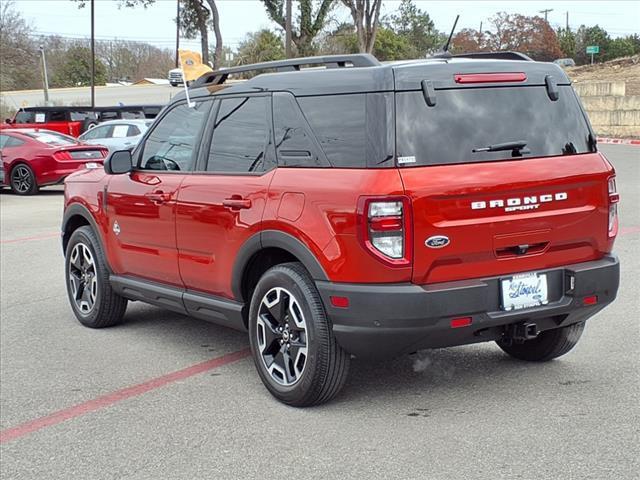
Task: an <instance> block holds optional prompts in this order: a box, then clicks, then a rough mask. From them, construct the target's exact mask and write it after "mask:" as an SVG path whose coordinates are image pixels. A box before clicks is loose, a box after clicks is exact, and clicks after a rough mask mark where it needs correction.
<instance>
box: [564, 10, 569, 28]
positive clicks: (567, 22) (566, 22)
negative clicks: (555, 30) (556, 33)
mask: <svg viewBox="0 0 640 480" xmlns="http://www.w3.org/2000/svg"><path fill="white" fill-rule="evenodd" d="M565 17H566V21H565V24H564V28H565V30H566V31H567V32H568V31H569V11H568V10H567V13H566V16H565Z"/></svg>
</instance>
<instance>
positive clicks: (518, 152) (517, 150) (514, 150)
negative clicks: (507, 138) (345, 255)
mask: <svg viewBox="0 0 640 480" xmlns="http://www.w3.org/2000/svg"><path fill="white" fill-rule="evenodd" d="M526 146H527V142H526V141H524V140H518V141H515V142H505V143H496V144H495V145H489V146H488V147H480V148H474V149H473V150H471V152H473V153H480V152H501V151H504V150H511V155H513V156H514V157H521V156H522V155H523V154H525V153H531V151H530V150H529V149H528V148H525V147H526Z"/></svg>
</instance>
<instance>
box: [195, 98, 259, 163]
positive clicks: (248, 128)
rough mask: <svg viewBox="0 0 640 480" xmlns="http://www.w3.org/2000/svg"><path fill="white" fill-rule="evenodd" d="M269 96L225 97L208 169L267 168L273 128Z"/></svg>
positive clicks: (214, 134)
mask: <svg viewBox="0 0 640 480" xmlns="http://www.w3.org/2000/svg"><path fill="white" fill-rule="evenodd" d="M268 101H269V98H268V97H249V98H230V99H227V100H222V101H221V103H220V109H219V111H218V115H217V116H216V123H215V127H214V131H213V139H212V142H211V150H210V151H209V160H208V162H207V170H208V171H215V172H239V173H242V172H258V171H263V170H264V165H265V153H266V148H267V141H268V134H269V128H268V125H267V106H268Z"/></svg>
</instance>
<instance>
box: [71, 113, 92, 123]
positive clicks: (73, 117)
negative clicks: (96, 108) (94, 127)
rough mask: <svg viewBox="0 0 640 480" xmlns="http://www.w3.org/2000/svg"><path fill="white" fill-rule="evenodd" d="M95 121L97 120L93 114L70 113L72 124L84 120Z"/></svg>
mask: <svg viewBox="0 0 640 480" xmlns="http://www.w3.org/2000/svg"><path fill="white" fill-rule="evenodd" d="M87 118H88V119H90V120H95V119H96V118H98V116H97V115H96V113H95V112H71V120H72V121H74V122H78V121H80V122H82V121H84V120H85V119H87Z"/></svg>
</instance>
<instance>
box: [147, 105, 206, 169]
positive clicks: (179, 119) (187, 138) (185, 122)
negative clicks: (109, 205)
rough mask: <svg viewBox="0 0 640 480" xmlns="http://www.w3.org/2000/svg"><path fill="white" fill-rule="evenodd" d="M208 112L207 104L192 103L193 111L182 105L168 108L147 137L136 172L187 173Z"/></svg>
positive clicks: (190, 167) (191, 108)
mask: <svg viewBox="0 0 640 480" xmlns="http://www.w3.org/2000/svg"><path fill="white" fill-rule="evenodd" d="M210 108H211V102H196V106H195V107H188V106H187V105H186V104H182V105H178V106H176V107H174V108H172V109H171V110H170V111H169V112H168V113H167V114H166V115H165V116H164V117H162V119H161V120H160V121H159V122H158V123H156V124H155V126H154V128H153V130H152V132H151V135H149V136H148V137H147V140H146V142H145V144H144V147H143V150H142V155H141V157H140V168H142V169H146V170H181V171H189V170H191V169H192V168H193V163H194V161H195V156H196V153H197V152H196V151H197V146H198V144H199V143H200V138H201V134H202V128H203V126H204V123H205V121H206V119H207V115H208V113H209V109H210Z"/></svg>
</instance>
